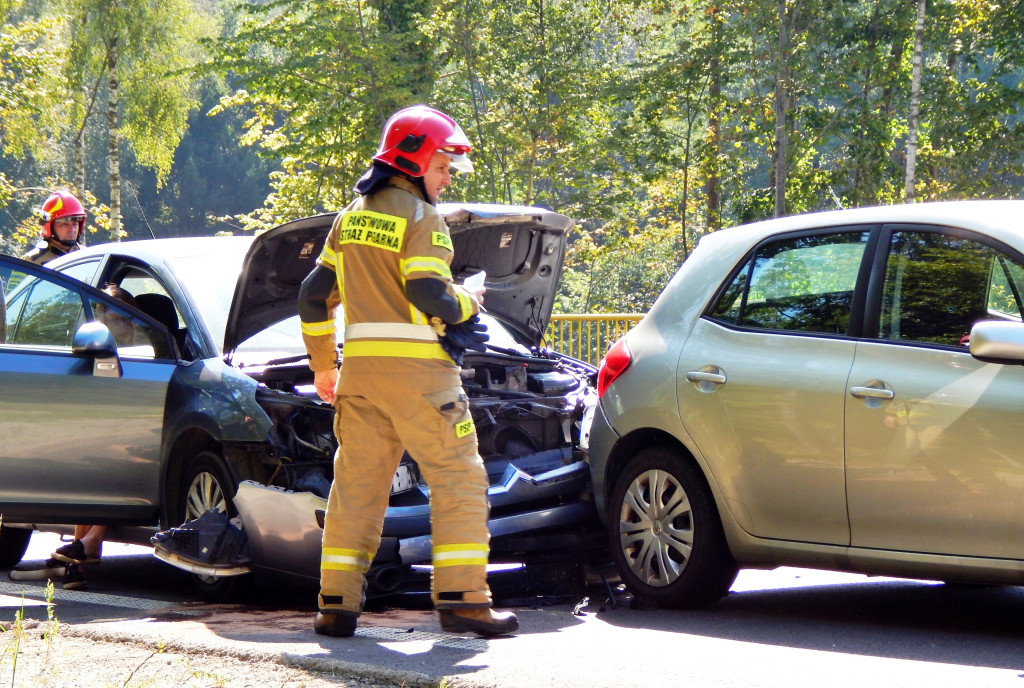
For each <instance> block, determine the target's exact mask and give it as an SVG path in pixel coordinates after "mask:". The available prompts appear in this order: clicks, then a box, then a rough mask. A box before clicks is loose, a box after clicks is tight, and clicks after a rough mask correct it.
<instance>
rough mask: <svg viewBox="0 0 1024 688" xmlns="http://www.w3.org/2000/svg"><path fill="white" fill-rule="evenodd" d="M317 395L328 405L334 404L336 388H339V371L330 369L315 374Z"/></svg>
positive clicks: (314, 381) (314, 382) (314, 383)
mask: <svg viewBox="0 0 1024 688" xmlns="http://www.w3.org/2000/svg"><path fill="white" fill-rule="evenodd" d="M313 386H314V387H316V395H317V396H318V397H320V398H321V399H323V400H324V401H326V402H327V403H328V404H333V403H334V388H335V387H337V386H338V369H337V368H329V369H327V370H321V371H318V372H316V373H314V374H313Z"/></svg>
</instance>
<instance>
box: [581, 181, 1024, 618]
mask: <svg viewBox="0 0 1024 688" xmlns="http://www.w3.org/2000/svg"><path fill="white" fill-rule="evenodd" d="M1022 316H1024V201H965V202H955V203H929V204H915V205H905V206H893V207H879V208H865V209H858V210H843V211H836V212H827V213H816V214H809V215H803V216H797V217H790V218H784V219H779V220H771V221H767V222H759V223H756V224H752V225H748V226H745V227H737V228H733V229H726V230H722V231H719V232H715V233H713V234H710V235H708V236H706V237H704V238H703V239H702V240H701V242H700V244H699V246H698V247H697V249H696V250H695V251H694V252H693V254H692V255H691V256H690V257H689V258H688V259H687V260H686V262H685V263H684V264H683V266H682V267H681V268H680V269H679V271H678V272H677V273H676V275H675V276H674V277H673V278H672V280H671V282H670V283H669V285H668V286H667V287H666V288H665V290H664V292H663V293H662V294H661V296H660V297H659V298H658V300H657V301H656V303H655V304H654V306H653V307H652V308H651V310H650V312H649V313H648V314H647V316H645V318H644V319H643V320H642V321H641V322H640V323H639V324H638V325H637V326H636V327H635V328H634V329H633V330H631V331H630V332H629V333H628V334H627V335H625V336H624V337H623V338H622V339H621V340H619V341H618V342H617V343H616V344H615V345H614V346H612V347H611V348H610V350H609V351H608V353H607V356H606V357H605V359H604V360H603V361H602V365H601V369H600V372H599V379H598V391H599V394H600V400H599V401H598V403H597V405H596V406H594V407H592V408H591V409H590V410H589V418H588V421H587V426H586V428H585V430H586V431H587V435H588V436H587V437H585V441H587V442H588V444H589V460H590V464H591V471H592V476H593V482H594V489H595V497H596V502H597V505H598V510H599V513H600V514H601V516H602V518H603V519H604V520H605V522H606V523H607V525H608V530H609V536H610V542H611V547H612V554H613V556H614V558H615V561H616V564H617V567H618V569H619V573H620V574H621V576H622V578H623V580H624V582H625V583H626V584H627V586H628V587H629V589H630V590H631V591H632V592H633V593H634V594H635V595H637V596H639V597H642V598H646V599H648V600H649V601H651V602H654V603H656V604H659V605H661V606H671V607H696V606H702V605H706V604H710V603H712V602H714V601H716V600H718V599H719V598H721V597H722V596H723V595H725V594H726V593H727V592H728V590H729V588H730V586H731V584H732V581H733V579H734V578H735V576H736V572H737V570H738V569H739V568H746V567H749V568H773V567H776V566H781V565H789V566H802V567H810V568H821V569H831V570H841V571H852V572H859V573H867V574H875V575H890V576H901V577H909V578H927V579H935V580H945V581H961V582H975V583H996V584H1009V585H1020V584H1024V537H1022V532H1024V368H1022V366H1021V364H1022V363H1024V323H1022Z"/></svg>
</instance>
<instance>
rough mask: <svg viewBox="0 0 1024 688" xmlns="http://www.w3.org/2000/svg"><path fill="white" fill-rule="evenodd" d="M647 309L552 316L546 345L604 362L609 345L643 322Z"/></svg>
mask: <svg viewBox="0 0 1024 688" xmlns="http://www.w3.org/2000/svg"><path fill="white" fill-rule="evenodd" d="M642 317H644V316H643V313H563V314H556V315H552V316H551V323H550V324H549V325H548V331H547V332H546V333H545V335H544V345H545V346H547V347H549V348H551V349H553V350H555V351H557V352H559V353H562V354H566V355H568V356H572V357H574V358H579V359H581V360H584V361H587V362H588V363H591V364H593V365H597V364H598V362H600V360H601V357H602V356H604V355H605V353H606V352H607V351H608V347H610V346H611V345H612V344H614V343H615V340H617V339H618V338H619V337H621V336H622V335H624V334H625V333H626V332H628V331H629V329H630V328H631V327H633V325H636V324H637V323H638V322H640V318H642Z"/></svg>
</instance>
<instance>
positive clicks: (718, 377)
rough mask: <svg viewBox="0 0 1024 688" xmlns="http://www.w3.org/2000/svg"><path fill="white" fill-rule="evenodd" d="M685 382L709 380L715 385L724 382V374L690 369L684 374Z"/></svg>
mask: <svg viewBox="0 0 1024 688" xmlns="http://www.w3.org/2000/svg"><path fill="white" fill-rule="evenodd" d="M686 381H687V382H693V383H698V382H711V383H713V384H716V385H724V384H725V375H722V374H721V373H706V372H704V371H702V370H691V371H690V372H688V373H687V374H686Z"/></svg>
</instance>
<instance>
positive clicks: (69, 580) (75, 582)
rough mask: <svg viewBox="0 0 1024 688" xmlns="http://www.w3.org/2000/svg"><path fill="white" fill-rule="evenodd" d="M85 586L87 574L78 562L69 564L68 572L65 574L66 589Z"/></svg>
mask: <svg viewBox="0 0 1024 688" xmlns="http://www.w3.org/2000/svg"><path fill="white" fill-rule="evenodd" d="M84 587H85V575H84V574H83V573H82V569H80V568H78V564H69V565H68V569H67V572H66V573H65V574H64V589H65V590H81V589H82V588H84Z"/></svg>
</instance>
